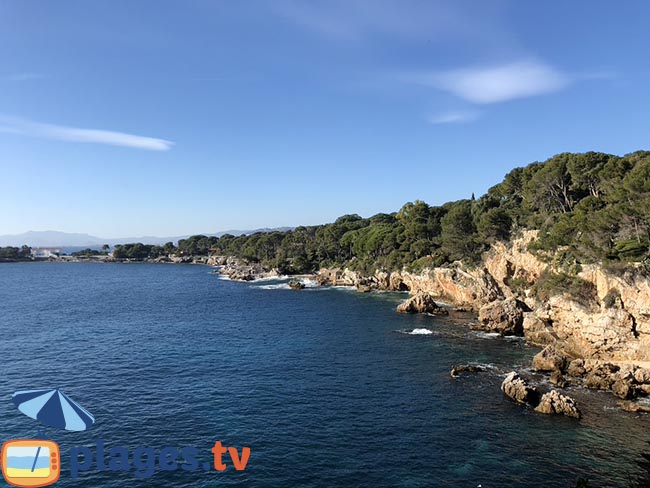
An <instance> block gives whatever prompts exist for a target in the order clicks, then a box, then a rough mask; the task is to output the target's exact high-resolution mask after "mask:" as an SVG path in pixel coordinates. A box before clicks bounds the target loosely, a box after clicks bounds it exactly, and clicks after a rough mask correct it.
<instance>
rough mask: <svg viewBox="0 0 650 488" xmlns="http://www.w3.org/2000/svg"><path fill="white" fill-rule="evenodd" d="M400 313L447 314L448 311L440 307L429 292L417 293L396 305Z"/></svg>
mask: <svg viewBox="0 0 650 488" xmlns="http://www.w3.org/2000/svg"><path fill="white" fill-rule="evenodd" d="M397 311H398V312H401V313H430V314H433V315H448V314H449V312H448V311H447V310H445V309H444V308H442V307H440V306H439V305H438V304H437V303H436V302H435V300H434V299H433V295H431V294H430V293H417V294H416V295H413V296H412V297H411V298H409V299H408V300H406V301H405V302H403V303H400V304H399V305H398V306H397Z"/></svg>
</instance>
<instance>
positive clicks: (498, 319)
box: [473, 298, 528, 335]
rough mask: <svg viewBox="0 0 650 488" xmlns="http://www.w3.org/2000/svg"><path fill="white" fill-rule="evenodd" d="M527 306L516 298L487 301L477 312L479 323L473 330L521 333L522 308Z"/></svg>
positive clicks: (511, 333)
mask: <svg viewBox="0 0 650 488" xmlns="http://www.w3.org/2000/svg"><path fill="white" fill-rule="evenodd" d="M527 308H528V307H526V305H525V304H524V303H522V302H520V301H519V300H517V299H516V298H507V299H505V300H498V301H494V302H492V303H488V304H487V305H484V306H483V307H481V309H480V310H479V313H478V321H479V325H477V326H474V327H473V329H475V330H483V331H489V332H498V333H499V334H501V335H522V334H523V332H524V331H523V328H522V324H523V321H524V310H527Z"/></svg>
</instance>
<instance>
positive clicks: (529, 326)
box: [522, 312, 556, 347]
mask: <svg viewBox="0 0 650 488" xmlns="http://www.w3.org/2000/svg"><path fill="white" fill-rule="evenodd" d="M522 329H523V333H524V337H525V338H526V342H527V343H528V344H532V345H534V346H542V347H544V346H547V345H549V344H552V343H553V342H555V340H556V338H555V336H554V335H553V332H552V327H551V325H550V324H549V322H548V321H547V320H545V319H542V318H540V317H538V316H536V315H535V314H534V313H530V312H529V313H524V320H523V323H522Z"/></svg>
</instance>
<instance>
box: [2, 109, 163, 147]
mask: <svg viewBox="0 0 650 488" xmlns="http://www.w3.org/2000/svg"><path fill="white" fill-rule="evenodd" d="M0 132H5V133H10V134H20V135H25V136H30V137H38V138H41V139H54V140H57V141H68V142H85V143H93V144H106V145H110V146H122V147H131V148H135V149H145V150H148V151H168V150H169V149H171V147H172V145H173V144H174V143H173V142H171V141H167V140H165V139H157V138H154V137H146V136H138V135H134V134H127V133H124V132H115V131H108V130H99V129H80V128H76V127H67V126H64V125H54V124H44V123H40V122H33V121H31V120H26V119H21V118H16V117H0Z"/></svg>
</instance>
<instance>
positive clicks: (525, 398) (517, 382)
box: [501, 371, 539, 405]
mask: <svg viewBox="0 0 650 488" xmlns="http://www.w3.org/2000/svg"><path fill="white" fill-rule="evenodd" d="M501 391H503V393H505V394H506V395H507V396H508V397H510V398H512V399H513V400H514V401H516V402H518V403H528V404H530V405H537V403H538V402H539V392H538V391H537V388H535V387H534V386H530V385H529V384H528V383H527V382H526V380H524V379H523V378H522V377H521V376H519V374H518V373H517V372H516V371H512V372H510V373H508V376H506V379H504V380H503V383H501Z"/></svg>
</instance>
